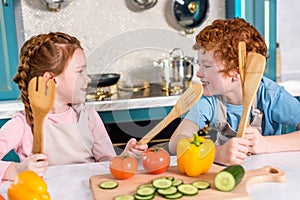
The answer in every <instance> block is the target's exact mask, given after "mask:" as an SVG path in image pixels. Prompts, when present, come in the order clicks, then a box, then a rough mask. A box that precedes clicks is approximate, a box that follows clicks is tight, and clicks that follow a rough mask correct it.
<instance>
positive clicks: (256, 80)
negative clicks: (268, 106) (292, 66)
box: [237, 52, 266, 137]
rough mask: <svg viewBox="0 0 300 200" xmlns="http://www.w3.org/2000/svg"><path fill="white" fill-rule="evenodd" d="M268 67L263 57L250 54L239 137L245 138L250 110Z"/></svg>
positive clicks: (247, 63)
mask: <svg viewBox="0 0 300 200" xmlns="http://www.w3.org/2000/svg"><path fill="white" fill-rule="evenodd" d="M265 65H266V59H265V57H264V56H263V55H261V54H258V53H253V52H249V53H248V56H247V60H246V66H245V76H244V87H243V112H242V117H241V121H240V124H239V128H238V133H237V137H244V135H245V130H246V126H247V123H248V121H249V113H250V108H251V106H252V103H253V100H254V98H255V95H256V93H257V90H258V87H259V84H260V81H261V79H262V76H263V73H264V70H265Z"/></svg>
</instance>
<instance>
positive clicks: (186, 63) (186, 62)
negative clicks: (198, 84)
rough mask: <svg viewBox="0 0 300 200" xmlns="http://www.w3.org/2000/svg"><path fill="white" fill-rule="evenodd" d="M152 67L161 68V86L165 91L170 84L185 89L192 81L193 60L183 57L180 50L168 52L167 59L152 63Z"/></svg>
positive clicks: (175, 49)
mask: <svg viewBox="0 0 300 200" xmlns="http://www.w3.org/2000/svg"><path fill="white" fill-rule="evenodd" d="M153 65H154V66H155V67H161V68H162V75H161V78H162V84H163V86H164V87H166V89H167V88H169V86H170V85H172V84H173V85H174V84H175V85H180V84H181V85H182V86H183V89H186V88H187V87H188V86H189V82H190V81H191V80H192V77H193V72H194V70H193V68H194V58H192V57H187V56H184V52H183V50H182V49H180V48H174V49H173V50H172V51H170V53H169V57H168V58H164V59H161V60H159V61H158V62H154V63H153Z"/></svg>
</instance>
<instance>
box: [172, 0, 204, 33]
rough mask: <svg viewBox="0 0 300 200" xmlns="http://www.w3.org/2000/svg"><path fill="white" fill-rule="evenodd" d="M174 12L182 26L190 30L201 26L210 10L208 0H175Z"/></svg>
mask: <svg viewBox="0 0 300 200" xmlns="http://www.w3.org/2000/svg"><path fill="white" fill-rule="evenodd" d="M173 2H174V3H173V13H174V16H175V18H176V20H177V22H178V24H179V25H180V26H182V27H183V28H185V29H187V30H190V29H193V28H196V27H198V26H200V24H201V23H202V22H203V21H204V20H205V18H206V14H207V12H208V7H209V5H208V0H181V1H178V0H173Z"/></svg>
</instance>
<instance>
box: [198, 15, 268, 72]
mask: <svg viewBox="0 0 300 200" xmlns="http://www.w3.org/2000/svg"><path fill="white" fill-rule="evenodd" d="M241 41H244V42H245V43H246V51H247V52H250V51H252V52H256V53H259V54H261V55H263V56H265V57H266V58H267V56H266V54H267V45H266V43H265V41H264V39H263V37H262V35H261V34H260V33H259V32H258V31H257V30H256V29H255V27H254V26H252V25H250V24H249V23H248V22H246V21H245V20H244V19H241V18H234V19H226V20H221V19H219V20H215V21H214V22H213V23H212V24H211V25H209V26H206V27H205V28H204V29H203V30H201V31H200V33H199V34H198V35H197V36H196V44H195V45H194V49H201V48H202V49H204V50H206V51H209V50H214V56H215V57H216V58H217V59H219V60H220V61H222V63H224V66H225V70H222V71H223V72H225V73H228V72H229V71H231V70H238V43H239V42H241Z"/></svg>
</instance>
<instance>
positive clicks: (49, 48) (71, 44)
mask: <svg viewBox="0 0 300 200" xmlns="http://www.w3.org/2000/svg"><path fill="white" fill-rule="evenodd" d="M78 48H81V49H82V47H81V45H80V42H79V41H78V40H77V39H76V38H75V37H72V36H70V35H68V34H65V33H61V32H50V33H48V34H40V35H36V36H33V37H32V38H30V39H29V40H27V41H26V42H25V43H24V45H23V46H22V48H21V51H20V61H19V66H18V71H17V74H16V75H15V77H14V79H13V80H14V82H16V83H17V84H18V87H19V89H20V91H21V94H20V95H21V99H22V102H23V104H24V107H25V112H26V119H27V123H28V124H29V125H30V126H31V127H33V117H34V116H33V113H32V110H31V107H30V101H29V98H28V83H29V81H30V80H31V79H32V78H33V77H36V76H43V75H44V73H45V72H50V73H52V74H53V75H54V76H57V75H59V74H61V73H62V72H63V71H64V69H65V67H66V66H67V64H68V62H69V60H70V59H71V58H72V56H73V54H74V52H75V50H76V49H78Z"/></svg>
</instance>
